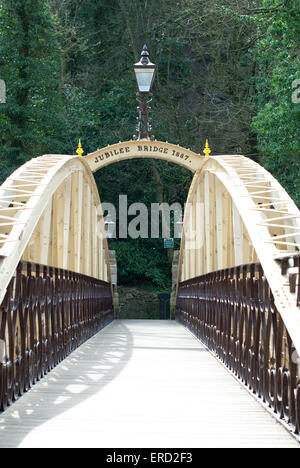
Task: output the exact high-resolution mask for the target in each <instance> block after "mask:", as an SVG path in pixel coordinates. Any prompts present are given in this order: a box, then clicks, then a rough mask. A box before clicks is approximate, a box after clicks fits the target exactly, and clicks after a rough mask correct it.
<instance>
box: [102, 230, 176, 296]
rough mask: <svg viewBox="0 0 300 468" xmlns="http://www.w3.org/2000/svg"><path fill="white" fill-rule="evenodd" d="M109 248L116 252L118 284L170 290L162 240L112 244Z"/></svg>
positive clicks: (168, 265)
mask: <svg viewBox="0 0 300 468" xmlns="http://www.w3.org/2000/svg"><path fill="white" fill-rule="evenodd" d="M110 248H111V249H112V250H116V255H117V262H118V269H119V281H120V284H122V285H124V286H126V285H133V286H134V285H140V286H143V287H149V286H150V287H151V288H153V289H155V290H157V291H165V290H170V289H171V277H170V268H171V267H170V264H169V263H168V258H167V251H166V250H165V249H164V248H163V240H162V239H136V240H127V241H121V242H112V243H111V244H110Z"/></svg>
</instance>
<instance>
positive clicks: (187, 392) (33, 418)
mask: <svg viewBox="0 0 300 468" xmlns="http://www.w3.org/2000/svg"><path fill="white" fill-rule="evenodd" d="M0 447H34V448H37V447H105V448H111V447H130V448H132V447H137V448H138V447H145V448H146V447H157V448H163V447H168V448H178V447H181V448H183V447H189V448H193V447H290V448H292V447H295V448H299V447H300V445H299V444H298V443H297V441H295V439H294V438H293V437H292V436H291V435H290V434H289V433H288V432H287V431H286V430H285V428H283V427H282V426H281V425H280V424H279V423H277V422H276V421H275V420H274V419H273V418H272V416H271V415H270V414H269V413H268V412H267V411H265V410H264V408H263V407H262V406H261V405H260V404H259V403H257V402H256V401H255V399H254V398H253V397H252V396H251V395H249V393H248V392H247V391H246V390H245V389H244V388H242V387H241V385H240V384H239V383H238V382H237V381H236V380H235V379H234V378H233V377H232V376H231V375H230V374H229V373H228V372H227V370H226V369H225V368H224V367H223V366H222V365H221V364H220V363H219V362H218V361H217V360H216V359H215V358H214V357H213V356H212V355H211V354H210V353H209V352H208V351H207V350H206V348H205V347H204V346H202V345H201V343H199V342H198V341H197V340H196V339H195V338H194V337H193V336H192V335H191V334H190V333H189V332H188V331H186V330H185V329H184V328H183V327H181V326H180V325H178V324H177V323H175V322H168V321H163V322H161V321H140V320H134V321H130V320H122V321H115V322H113V323H112V324H111V325H109V326H108V327H107V328H106V329H104V330H103V331H102V332H100V333H99V334H98V335H96V336H95V337H93V338H92V339H91V340H89V341H88V342H87V343H86V344H84V345H83V346H81V347H80V348H79V349H78V350H77V351H75V352H74V353H73V354H72V355H71V356H69V357H68V358H67V359H66V360H65V361H64V362H63V363H61V364H60V365H59V366H58V367H57V368H56V369H55V370H54V371H52V372H51V373H50V374H49V375H48V376H46V377H45V378H44V379H43V380H42V381H41V382H39V383H38V384H37V385H36V386H35V387H34V388H33V389H32V390H31V391H30V392H29V393H27V394H26V395H24V396H23V397H22V398H21V399H20V400H19V401H18V402H16V403H15V404H14V405H13V406H12V407H11V408H9V409H8V410H7V411H6V412H5V413H4V414H2V415H0Z"/></svg>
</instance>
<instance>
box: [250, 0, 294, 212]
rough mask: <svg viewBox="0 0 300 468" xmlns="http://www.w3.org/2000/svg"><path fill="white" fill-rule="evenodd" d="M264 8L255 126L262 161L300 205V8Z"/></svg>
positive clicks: (270, 4)
mask: <svg viewBox="0 0 300 468" xmlns="http://www.w3.org/2000/svg"><path fill="white" fill-rule="evenodd" d="M263 6H264V10H263V12H262V13H259V16H258V18H257V22H258V24H259V30H260V35H261V39H260V41H259V42H258V43H257V45H256V48H255V50H254V53H255V58H256V62H257V74H256V78H255V84H256V92H257V94H256V97H255V106H256V110H257V115H256V116H255V117H254V119H253V128H254V130H255V131H256V132H257V135H258V149H259V151H260V153H261V154H262V158H261V159H262V163H263V164H264V166H265V167H266V168H267V169H268V170H270V171H271V172H272V173H273V174H274V176H275V177H276V178H278V180H279V181H280V182H281V183H282V184H283V186H284V187H285V188H286V189H287V190H288V192H289V193H290V195H291V196H292V198H294V200H295V201H296V202H297V203H298V205H299V206H300V188H299V187H300V158H299V156H300V128H299V122H300V103H299V101H298V100H297V99H295V98H293V93H294V96H295V90H294V89H293V83H296V84H297V79H298V80H299V79H300V61H299V57H300V55H299V50H300V49H299V39H300V34H299V16H300V4H299V2H298V1H294V0H286V1H284V2H274V1H271V0H265V1H264V2H263ZM299 83H300V81H299Z"/></svg>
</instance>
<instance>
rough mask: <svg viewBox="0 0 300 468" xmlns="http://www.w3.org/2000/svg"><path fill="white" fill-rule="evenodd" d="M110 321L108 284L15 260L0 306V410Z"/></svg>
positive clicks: (111, 312) (110, 310) (110, 306)
mask: <svg viewBox="0 0 300 468" xmlns="http://www.w3.org/2000/svg"><path fill="white" fill-rule="evenodd" d="M113 318H114V311H113V303H112V295H111V286H110V284H109V283H106V282H104V281H100V280H97V279H94V278H91V277H88V276H84V275H81V274H78V273H73V272H70V271H66V270H62V269H58V268H52V267H47V266H42V265H38V264H33V263H28V262H21V263H20V264H19V265H18V268H17V271H16V273H15V275H14V276H13V278H12V279H11V281H10V284H9V286H8V289H7V293H6V296H5V299H4V301H3V303H2V305H1V307H0V407H1V410H5V409H6V408H7V406H8V405H10V404H11V403H12V402H13V401H14V400H16V399H17V398H18V397H20V396H21V395H22V394H23V393H24V392H26V391H27V390H29V389H30V388H31V387H32V385H34V384H35V383H36V382H37V381H38V380H40V379H41V378H42V377H43V376H44V375H45V374H47V373H48V372H49V371H51V370H52V369H53V368H54V367H55V366H56V365H57V364H58V363H59V362H61V361H62V360H63V359H64V358H65V357H66V356H67V355H68V354H70V353H71V352H72V351H73V350H74V349H76V348H77V347H78V346H80V345H81V344H82V343H83V342H85V341H86V340H87V339H89V338H90V337H91V336H93V335H94V334H95V333H97V332H98V331H99V330H101V329H102V328H103V327H105V326H106V325H108V324H109V323H110V322H111V321H112V320H113Z"/></svg>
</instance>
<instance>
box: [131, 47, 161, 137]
mask: <svg viewBox="0 0 300 468" xmlns="http://www.w3.org/2000/svg"><path fill="white" fill-rule="evenodd" d="M156 70H157V65H155V64H154V63H151V62H150V58H149V52H148V49H147V46H146V45H144V47H143V50H142V53H141V60H140V61H139V62H138V63H135V64H134V65H133V71H134V73H135V78H136V83H137V89H138V92H137V95H136V97H137V101H138V103H139V106H138V108H137V109H138V113H139V116H138V117H137V121H138V123H137V126H136V131H137V135H134V136H133V139H134V140H142V139H146V140H154V139H155V137H154V136H153V135H150V132H151V130H152V125H151V121H152V119H151V118H150V112H151V107H149V105H148V104H149V103H150V102H151V101H152V93H151V89H152V85H153V82H154V78H155V72H156ZM143 124H144V127H145V128H144V130H143V128H142V127H143Z"/></svg>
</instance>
